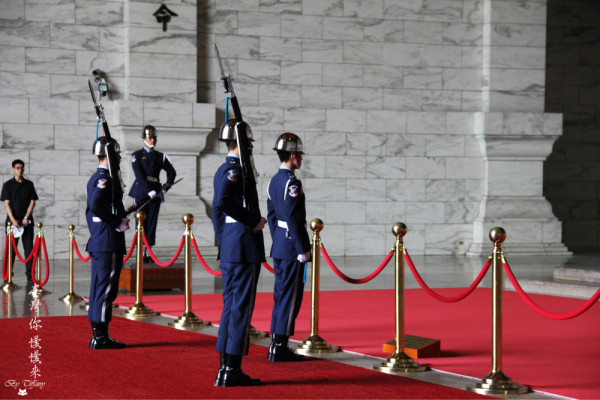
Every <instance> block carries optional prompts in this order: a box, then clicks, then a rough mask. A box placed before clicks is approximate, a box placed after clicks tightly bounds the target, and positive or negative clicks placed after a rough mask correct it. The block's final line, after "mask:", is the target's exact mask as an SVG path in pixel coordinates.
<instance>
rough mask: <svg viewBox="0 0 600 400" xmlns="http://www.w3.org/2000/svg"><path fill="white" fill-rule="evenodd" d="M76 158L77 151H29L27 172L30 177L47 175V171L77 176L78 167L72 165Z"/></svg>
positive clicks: (77, 155)
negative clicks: (66, 172) (64, 172)
mask: <svg viewBox="0 0 600 400" xmlns="http://www.w3.org/2000/svg"><path fill="white" fill-rule="evenodd" d="M90 153H91V152H90ZM78 157H79V152H78V151H67V150H61V151H59V150H55V151H52V152H49V151H46V150H37V149H35V150H34V149H31V150H30V151H29V171H30V173H31V174H32V175H34V174H39V175H47V174H48V171H69V173H72V174H79V168H78V165H77V164H74V163H73V160H76V159H77V158H78ZM92 157H93V156H92ZM97 163H98V159H97V158H96V165H97Z"/></svg>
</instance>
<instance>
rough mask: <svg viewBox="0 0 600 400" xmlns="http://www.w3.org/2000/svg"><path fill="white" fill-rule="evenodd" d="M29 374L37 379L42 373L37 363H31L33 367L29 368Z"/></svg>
mask: <svg viewBox="0 0 600 400" xmlns="http://www.w3.org/2000/svg"><path fill="white" fill-rule="evenodd" d="M40 362H41V361H40ZM29 375H30V376H31V377H32V378H33V379H37V378H38V377H39V376H42V373H41V371H40V369H39V368H38V367H37V365H35V364H33V368H32V369H31V372H30V373H29Z"/></svg>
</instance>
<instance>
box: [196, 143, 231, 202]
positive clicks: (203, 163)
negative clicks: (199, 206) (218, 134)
mask: <svg viewBox="0 0 600 400" xmlns="http://www.w3.org/2000/svg"><path fill="white" fill-rule="evenodd" d="M225 157H226V154H201V155H200V157H199V159H198V160H199V164H200V167H199V172H200V177H202V178H212V177H213V176H214V175H215V172H216V171H217V169H218V168H219V167H220V166H221V164H223V163H224V162H225ZM210 186H211V187H212V181H210ZM200 187H202V188H204V187H205V186H204V185H201V186H200ZM211 199H212V197H211Z"/></svg>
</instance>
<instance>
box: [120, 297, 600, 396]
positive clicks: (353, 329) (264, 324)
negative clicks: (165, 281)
mask: <svg viewBox="0 0 600 400" xmlns="http://www.w3.org/2000/svg"><path fill="white" fill-rule="evenodd" d="M461 291H462V290H459V289H440V290H439V292H440V293H441V294H444V295H446V296H451V295H456V294H457V293H459V292H461ZM320 297H321V305H320V324H319V334H320V335H321V336H322V337H323V338H324V339H325V340H327V341H328V342H329V343H331V344H332V345H336V346H341V347H342V348H343V349H345V350H349V351H355V352H359V353H363V354H369V355H374V356H378V357H387V356H388V355H387V354H384V353H383V352H382V344H383V343H384V342H386V341H388V340H390V339H393V338H394V295H393V291H392V290H365V291H362V290H358V291H331V292H322V293H321V296H320ZM405 297H406V333H407V334H411V335H417V336H424V337H429V338H435V339H441V343H442V353H443V354H442V357H440V358H430V359H422V360H420V362H421V363H427V364H429V365H431V367H432V368H435V369H439V370H443V371H449V372H454V373H458V374H463V375H468V376H473V377H476V378H481V377H483V376H485V375H486V374H487V373H488V372H489V371H490V369H491V331H492V327H491V291H490V290H489V289H476V290H475V292H474V293H473V294H472V295H471V296H469V297H468V298H467V299H465V300H463V301H461V302H458V303H454V304H446V303H441V302H439V301H437V300H434V299H432V298H431V297H430V296H429V295H427V294H426V293H424V292H423V291H422V290H420V289H410V290H407V291H406V294H405ZM503 297H504V332H503V371H504V372H505V373H506V374H507V375H508V376H510V377H511V378H512V379H513V380H514V381H516V382H518V383H519V384H521V385H528V386H530V387H531V388H533V389H535V390H541V391H545V392H549V393H554V394H559V395H563V396H570V397H575V398H580V399H598V398H600V383H599V382H600V380H599V379H598V376H599V375H600V367H599V365H598V362H597V360H599V359H600V333H599V331H600V306H598V305H595V306H594V307H592V308H591V309H590V310H589V311H587V312H586V313H584V314H583V315H581V316H579V317H577V318H574V319H571V320H566V321H556V320H551V319H548V318H545V317H542V316H540V315H539V314H537V313H536V312H535V311H533V310H531V309H530V308H529V307H528V306H527V305H526V304H525V303H524V302H523V301H522V300H521V299H520V298H519V297H518V295H517V294H516V293H514V292H505V294H504V296H503ZM531 298H532V299H533V300H534V301H535V302H536V303H538V304H539V305H540V306H542V307H544V308H545V309H547V310H549V311H552V312H556V313H564V312H569V311H572V310H574V309H576V308H577V307H579V306H580V305H581V304H583V303H584V300H578V299H569V298H562V297H554V296H544V295H531ZM133 300H134V299H133V298H131V297H124V298H119V299H118V302H119V303H120V305H122V306H126V305H130V304H132V303H133ZM183 301H184V300H183V295H170V296H169V295H167V296H145V297H144V304H146V305H147V306H149V307H151V308H153V309H154V310H155V311H161V312H163V313H164V314H168V315H173V316H179V315H180V314H182V313H183V308H184V303H183ZM272 304H273V301H272V294H271V293H259V294H258V296H257V301H256V308H255V312H254V317H253V319H252V324H253V325H254V326H255V327H256V328H258V329H260V330H263V331H267V330H268V329H269V326H270V318H271V307H272ZM192 305H193V308H192V309H193V311H194V313H195V314H196V315H197V316H198V317H200V318H202V319H205V320H208V321H212V322H216V323H218V320H219V317H220V312H221V307H222V304H221V295H219V294H214V295H194V296H193V301H192ZM309 313H310V295H309V293H305V301H304V303H303V306H302V310H301V312H300V315H299V317H298V320H297V329H296V335H295V336H294V339H296V340H303V339H305V338H306V337H307V336H308V334H309V331H310V314H309Z"/></svg>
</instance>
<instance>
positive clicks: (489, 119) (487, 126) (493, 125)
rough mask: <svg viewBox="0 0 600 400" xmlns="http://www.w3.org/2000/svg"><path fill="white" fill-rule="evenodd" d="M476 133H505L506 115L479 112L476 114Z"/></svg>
mask: <svg viewBox="0 0 600 400" xmlns="http://www.w3.org/2000/svg"><path fill="white" fill-rule="evenodd" d="M474 123H475V125H474V132H475V133H476V134H479V135H481V134H492V133H493V134H497V135H500V134H502V133H503V132H504V113H501V112H481V113H480V112H478V113H474Z"/></svg>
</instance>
